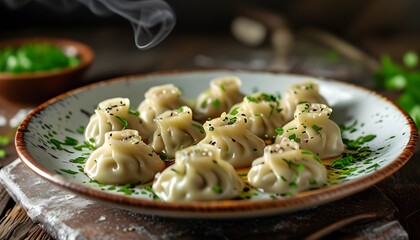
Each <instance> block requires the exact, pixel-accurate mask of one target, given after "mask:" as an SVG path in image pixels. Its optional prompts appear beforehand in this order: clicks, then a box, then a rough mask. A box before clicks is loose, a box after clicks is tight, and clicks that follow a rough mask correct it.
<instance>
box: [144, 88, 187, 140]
mask: <svg viewBox="0 0 420 240" xmlns="http://www.w3.org/2000/svg"><path fill="white" fill-rule="evenodd" d="M144 97H145V99H144V100H143V101H142V102H141V103H140V105H139V107H138V111H139V112H140V119H141V120H142V123H143V124H144V125H145V126H146V129H147V134H143V135H142V137H143V139H148V138H150V137H151V136H152V135H153V132H154V131H155V130H156V123H155V121H154V120H155V118H156V117H157V116H158V115H159V114H162V113H163V112H165V111H167V110H174V109H178V108H179V107H181V106H185V105H187V104H186V103H185V102H184V100H183V99H182V98H181V90H179V88H177V87H176V86H174V85H173V84H165V85H160V86H155V87H151V88H150V89H149V90H148V91H147V92H146V93H145V95H144Z"/></svg>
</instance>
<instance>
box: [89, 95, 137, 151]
mask: <svg viewBox="0 0 420 240" xmlns="http://www.w3.org/2000/svg"><path fill="white" fill-rule="evenodd" d="M124 121H126V123H127V126H126V128H130V129H135V130H137V131H139V133H140V135H142V134H143V133H144V132H145V128H144V126H143V125H142V123H141V120H140V118H139V117H138V116H137V115H135V114H132V113H131V111H130V100H129V99H128V98H120V97H117V98H111V99H107V100H104V101H102V102H100V103H99V104H98V107H97V108H96V110H95V114H93V115H92V116H91V117H90V121H89V123H88V125H87V126H86V129H85V139H86V141H88V142H90V143H91V144H93V145H94V146H95V147H99V146H102V144H104V141H105V133H107V132H109V131H118V130H122V129H124V127H125V126H124V124H123V122H124Z"/></svg>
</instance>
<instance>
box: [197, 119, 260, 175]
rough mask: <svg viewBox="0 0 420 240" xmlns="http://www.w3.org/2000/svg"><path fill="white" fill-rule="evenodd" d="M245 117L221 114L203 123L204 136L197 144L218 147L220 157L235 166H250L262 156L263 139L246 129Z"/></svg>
mask: <svg viewBox="0 0 420 240" xmlns="http://www.w3.org/2000/svg"><path fill="white" fill-rule="evenodd" d="M245 121H246V118H244V117H242V116H232V115H226V114H222V116H221V117H218V118H215V119H212V120H211V121H207V122H206V123H204V131H206V137H205V138H204V139H203V140H201V142H200V143H199V144H211V145H214V146H216V147H217V148H218V150H219V151H220V157H221V158H222V159H223V160H225V161H227V162H229V163H230V164H232V166H233V167H235V168H244V167H249V166H251V163H252V161H253V160H254V159H256V158H257V157H260V156H262V154H263V151H264V146H265V143H264V141H263V140H262V139H261V138H259V137H257V135H255V134H254V133H252V132H251V131H250V130H248V129H247V127H246V124H245Z"/></svg>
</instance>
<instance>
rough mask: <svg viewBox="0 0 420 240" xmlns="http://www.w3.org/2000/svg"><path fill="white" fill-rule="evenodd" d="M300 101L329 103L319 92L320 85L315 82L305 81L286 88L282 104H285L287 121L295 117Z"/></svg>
mask: <svg viewBox="0 0 420 240" xmlns="http://www.w3.org/2000/svg"><path fill="white" fill-rule="evenodd" d="M300 103H322V104H327V101H326V100H325V98H324V97H323V96H321V94H320V93H319V86H318V84H317V83H315V82H311V81H308V82H304V83H298V84H294V85H292V86H291V87H290V88H288V89H287V90H286V93H285V95H284V96H283V98H282V105H283V106H284V112H283V114H284V116H285V117H286V120H287V121H290V120H292V119H293V114H294V112H295V110H296V106H297V105H298V104H300Z"/></svg>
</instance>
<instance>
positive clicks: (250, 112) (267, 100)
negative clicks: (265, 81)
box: [230, 93, 290, 138]
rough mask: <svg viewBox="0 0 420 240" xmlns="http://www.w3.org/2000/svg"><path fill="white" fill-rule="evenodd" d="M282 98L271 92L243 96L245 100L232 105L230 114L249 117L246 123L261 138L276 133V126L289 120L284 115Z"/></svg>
mask: <svg viewBox="0 0 420 240" xmlns="http://www.w3.org/2000/svg"><path fill="white" fill-rule="evenodd" d="M283 112H284V111H283V107H282V103H281V100H280V99H279V98H278V97H276V96H274V95H271V94H266V93H255V94H252V95H250V96H246V97H244V98H243V101H242V102H241V103H239V104H237V105H235V106H233V107H232V109H231V111H230V114H232V115H239V116H243V117H246V118H247V121H246V125H247V128H248V129H249V130H251V132H253V133H254V134H255V135H257V136H258V137H260V138H267V136H268V137H272V136H275V135H276V131H275V130H276V128H278V127H281V126H283V125H284V124H286V123H287V122H288V121H290V120H287V119H286V118H285V116H284V115H283Z"/></svg>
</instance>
